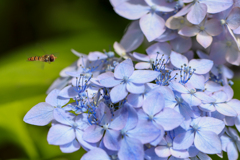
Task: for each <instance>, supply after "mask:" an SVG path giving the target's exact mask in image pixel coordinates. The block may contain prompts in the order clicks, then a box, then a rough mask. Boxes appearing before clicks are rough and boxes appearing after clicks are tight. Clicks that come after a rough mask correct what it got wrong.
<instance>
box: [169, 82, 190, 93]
mask: <svg viewBox="0 0 240 160" xmlns="http://www.w3.org/2000/svg"><path fill="white" fill-rule="evenodd" d="M169 84H170V86H171V87H172V88H173V89H174V90H175V91H178V92H180V93H189V91H188V89H187V88H186V87H184V86H183V85H181V84H180V83H177V82H175V81H172V82H170V83H169Z"/></svg>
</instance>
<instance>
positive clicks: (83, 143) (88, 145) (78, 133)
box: [76, 129, 97, 150]
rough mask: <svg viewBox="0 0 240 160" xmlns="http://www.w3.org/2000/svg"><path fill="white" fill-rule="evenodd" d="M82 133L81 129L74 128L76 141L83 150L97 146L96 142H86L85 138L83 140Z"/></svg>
mask: <svg viewBox="0 0 240 160" xmlns="http://www.w3.org/2000/svg"><path fill="white" fill-rule="evenodd" d="M83 133H84V132H83V131H82V130H79V129H76V137H77V140H78V142H79V143H80V144H81V146H82V147H83V148H84V149H85V150H90V149H92V148H94V147H96V146H97V144H96V143H88V142H86V141H85V140H83Z"/></svg>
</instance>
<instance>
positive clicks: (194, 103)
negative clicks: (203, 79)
mask: <svg viewBox="0 0 240 160" xmlns="http://www.w3.org/2000/svg"><path fill="white" fill-rule="evenodd" d="M181 96H182V98H183V99H184V101H186V102H187V103H188V104H189V106H198V105H200V104H201V103H202V102H201V100H200V99H198V98H196V97H195V96H194V95H191V94H182V95H181Z"/></svg>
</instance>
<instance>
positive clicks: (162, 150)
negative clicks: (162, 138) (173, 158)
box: [155, 146, 171, 158]
mask: <svg viewBox="0 0 240 160" xmlns="http://www.w3.org/2000/svg"><path fill="white" fill-rule="evenodd" d="M155 152H156V154H157V155H158V156H159V157H161V158H167V157H169V156H170V155H171V152H170V148H169V147H168V146H158V147H156V148H155Z"/></svg>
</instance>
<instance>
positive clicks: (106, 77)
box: [97, 72, 122, 87]
mask: <svg viewBox="0 0 240 160" xmlns="http://www.w3.org/2000/svg"><path fill="white" fill-rule="evenodd" d="M97 78H98V80H99V81H100V84H101V85H103V86H104V87H114V86H116V85H118V84H119V83H120V82H121V81H122V80H118V79H116V78H114V74H113V73H112V72H106V73H103V74H100V75H99V76H98V77H97Z"/></svg>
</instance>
